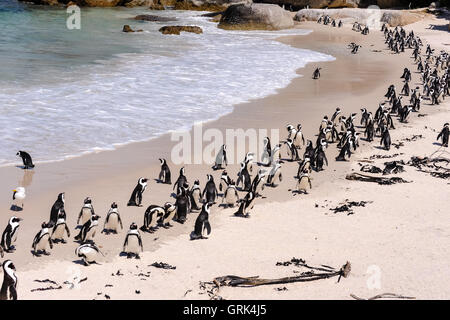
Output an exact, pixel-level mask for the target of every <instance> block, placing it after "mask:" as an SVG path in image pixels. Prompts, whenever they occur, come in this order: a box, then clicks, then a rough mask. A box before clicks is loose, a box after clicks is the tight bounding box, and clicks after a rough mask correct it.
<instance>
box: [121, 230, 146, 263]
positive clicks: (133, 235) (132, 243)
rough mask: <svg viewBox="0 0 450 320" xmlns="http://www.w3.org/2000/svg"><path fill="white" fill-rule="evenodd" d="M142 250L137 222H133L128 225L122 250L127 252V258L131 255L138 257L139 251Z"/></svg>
mask: <svg viewBox="0 0 450 320" xmlns="http://www.w3.org/2000/svg"><path fill="white" fill-rule="evenodd" d="M142 251H144V247H143V245H142V237H141V234H140V233H139V230H138V226H137V224H136V223H134V222H133V223H132V224H131V225H130V230H128V232H127V235H126V237H125V241H124V243H123V252H125V253H126V254H127V258H128V259H130V258H132V257H133V256H134V257H135V258H136V259H140V257H139V253H141V252H142Z"/></svg>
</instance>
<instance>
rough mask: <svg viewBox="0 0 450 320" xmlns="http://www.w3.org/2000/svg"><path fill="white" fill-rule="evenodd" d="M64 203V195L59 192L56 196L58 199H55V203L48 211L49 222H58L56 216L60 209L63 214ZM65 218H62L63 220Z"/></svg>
mask: <svg viewBox="0 0 450 320" xmlns="http://www.w3.org/2000/svg"><path fill="white" fill-rule="evenodd" d="M64 202H65V193H64V192H61V193H60V194H58V199H56V201H55V203H54V204H53V206H52V209H51V210H50V222H53V224H56V221H57V220H58V214H59V212H60V209H62V211H63V212H64V213H65V210H64ZM65 218H66V217H64V219H65Z"/></svg>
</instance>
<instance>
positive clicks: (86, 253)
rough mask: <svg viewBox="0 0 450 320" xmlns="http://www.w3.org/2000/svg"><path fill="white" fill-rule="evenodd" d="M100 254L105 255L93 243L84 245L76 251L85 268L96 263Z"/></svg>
mask: <svg viewBox="0 0 450 320" xmlns="http://www.w3.org/2000/svg"><path fill="white" fill-rule="evenodd" d="M99 253H100V254H102V255H103V253H102V252H101V251H100V249H99V248H98V247H97V246H96V245H95V244H94V243H92V242H89V243H85V244H82V245H80V246H79V247H78V248H76V249H75V254H76V255H77V256H78V257H80V258H82V259H83V262H84V265H85V266H89V265H90V264H91V263H96V262H97V261H96V260H97V258H98V255H99Z"/></svg>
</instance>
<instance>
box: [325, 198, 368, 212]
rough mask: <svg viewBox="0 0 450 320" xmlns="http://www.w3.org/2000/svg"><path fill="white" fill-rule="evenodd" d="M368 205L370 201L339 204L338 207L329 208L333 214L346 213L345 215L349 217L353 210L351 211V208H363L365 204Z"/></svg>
mask: <svg viewBox="0 0 450 320" xmlns="http://www.w3.org/2000/svg"><path fill="white" fill-rule="evenodd" d="M368 203H372V201H347V200H346V202H344V203H341V204H340V205H339V206H337V207H335V208H331V209H330V210H331V211H333V212H334V213H339V212H347V215H348V216H349V215H351V214H353V213H354V212H353V210H352V209H351V208H352V207H365V206H366V204H368Z"/></svg>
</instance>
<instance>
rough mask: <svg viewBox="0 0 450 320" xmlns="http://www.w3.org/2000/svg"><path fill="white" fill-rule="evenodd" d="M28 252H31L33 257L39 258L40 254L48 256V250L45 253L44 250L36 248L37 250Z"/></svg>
mask: <svg viewBox="0 0 450 320" xmlns="http://www.w3.org/2000/svg"><path fill="white" fill-rule="evenodd" d="M30 252H31V254H32V255H33V257H35V258H40V257H42V256H44V257H48V256H49V255H50V253H49V252H47V253H46V252H42V251H40V250H37V251H34V250H30Z"/></svg>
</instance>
